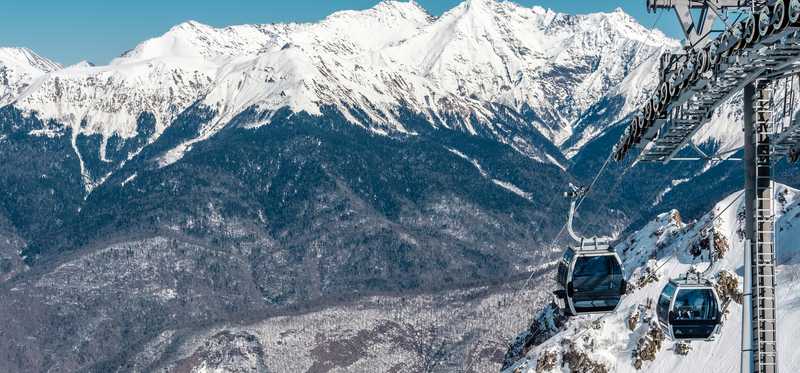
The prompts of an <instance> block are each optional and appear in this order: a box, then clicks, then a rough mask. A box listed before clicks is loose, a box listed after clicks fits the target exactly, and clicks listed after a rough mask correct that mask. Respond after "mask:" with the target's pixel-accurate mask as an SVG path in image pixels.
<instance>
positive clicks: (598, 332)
mask: <svg viewBox="0 0 800 373" xmlns="http://www.w3.org/2000/svg"><path fill="white" fill-rule="evenodd" d="M741 193H742V192H738V193H735V194H733V195H731V196H729V197H728V198H726V199H725V200H723V201H721V202H720V203H718V204H717V205H716V207H715V208H714V209H713V210H712V212H710V213H709V214H707V215H706V216H704V217H703V218H702V219H700V221H698V222H696V223H693V224H686V223H685V222H682V221H681V220H680V215H679V213H678V212H677V211H672V212H671V213H666V214H662V215H660V216H659V217H658V218H657V219H656V220H654V221H653V222H651V223H649V224H648V225H647V226H645V227H644V228H643V229H642V230H640V231H638V232H637V233H635V234H633V235H631V236H630V237H629V238H628V239H627V240H626V241H625V243H624V244H621V245H619V246H618V247H617V250H618V252H619V253H620V254H621V255H623V260H624V263H625V272H626V275H627V276H630V277H629V278H630V279H631V281H632V282H633V281H635V279H637V278H638V277H639V276H640V275H641V273H642V271H643V270H644V268H645V267H647V266H651V267H653V268H655V267H658V266H661V267H660V269H659V270H658V272H657V273H658V275H659V280H658V281H657V282H654V283H650V284H648V285H646V286H644V287H643V288H639V289H636V290H635V291H633V293H630V294H627V295H626V296H625V297H624V298H623V301H622V303H621V305H620V306H619V308H618V309H617V310H616V312H614V313H610V314H607V315H604V316H600V315H595V316H583V317H577V318H573V319H571V320H570V321H568V323H567V324H566V326H565V328H564V330H563V331H561V332H559V333H558V334H556V335H554V336H553V337H552V338H550V339H548V340H547V341H546V342H544V343H542V344H541V345H539V346H537V347H535V348H533V349H531V350H530V351H529V352H528V354H527V356H526V357H525V358H523V359H521V360H520V361H518V362H517V363H516V364H515V365H514V366H512V367H511V368H509V369H508V370H507V372H531V373H532V372H536V366H537V362H538V359H539V358H540V357H541V356H543V354H544V353H545V352H547V351H553V352H556V354H557V355H558V361H557V362H556V364H555V367H554V368H552V369H550V370H545V371H547V372H569V371H570V370H569V365H568V364H567V365H566V366H564V367H562V366H561V364H562V356H561V353H562V352H563V351H564V347H563V346H562V342H561V341H562V340H572V341H574V342H576V345H577V347H576V348H577V349H578V350H579V351H582V352H585V353H586V354H587V355H588V356H589V357H590V358H591V359H593V360H595V361H597V362H600V363H602V364H603V365H605V366H606V367H607V368H608V371H609V372H637V369H636V368H635V367H634V365H633V363H634V358H633V357H632V352H633V349H634V348H635V347H636V346H637V343H638V340H639V339H640V337H642V336H643V334H644V333H646V332H647V329H648V326H647V324H646V323H642V322H640V323H639V324H638V326H637V327H636V329H635V330H634V331H633V332H632V331H630V329H628V326H627V319H628V317H629V316H630V315H631V314H632V313H633V312H634V310H635V309H636V308H637V307H638V306H639V305H644V304H646V302H647V299H648V298H651V299H653V301H654V302H655V301H656V300H657V299H658V295H659V294H660V292H661V289H662V288H663V286H664V285H665V284H666V282H667V281H668V280H669V278H670V277H677V276H678V275H680V274H683V273H685V272H686V271H687V270H688V269H689V268H690V267H691V266H693V265H694V266H696V268H697V269H698V270H699V271H701V272H704V271H706V269H708V271H707V272H706V276H707V277H708V278H710V279H716V277H717V274H718V273H719V272H720V271H723V270H727V271H730V272H733V273H736V274H737V275H738V277H739V289H740V290H741V288H742V277H741V276H742V275H743V268H742V263H743V259H742V258H743V241H742V240H741V238H740V233H739V232H741V231H742V230H743V221H741V220H740V219H737V215H738V214H742V216H743V204H744V202H743V200H744V198H739V199H738V200H737V201H736V202H735V204H733V205H732V206H731V207H730V208H729V209H728V210H727V211H725V212H724V213H721V211H722V210H723V209H725V207H726V206H728V205H729V204H731V202H732V201H733V200H735V199H737V197H738V196H739V194H741ZM799 196H800V193H798V191H797V190H794V189H791V188H788V187H785V186H779V187H778V188H777V193H776V200H777V202H776V205H777V208H776V213H777V214H776V215H777V217H778V223H777V225H776V226H777V231H778V235H777V243H778V267H777V281H778V291H777V300H778V307H779V313H778V317H779V319H778V326H779V329H778V339H779V353H780V356H779V364H780V370H781V371H783V372H798V371H800V354H798V352H797V351H798V350H797V345H798V343H800V328H798V327H797V325H800V324H798V323H800V198H798V197H799ZM717 214H719V215H720V218H719V219H718V220H717V222H716V224H715V226H716V227H717V232H718V233H721V234H722V235H723V236H724V237H725V238H726V239H727V241H728V243H729V244H730V250H729V251H728V252H727V254H725V256H724V258H723V259H722V260H720V261H717V262H716V263H715V264H714V266H713V267H711V268H709V262H708V261H705V260H702V261H701V260H697V261H694V260H693V259H692V256H691V255H690V254H689V252H688V251H689V247H691V245H692V243H694V242H696V241H697V238H698V234H699V230H700V228H701V227H703V226H705V225H706V223H707V222H708V221H709V219H711V218H712V216H716V215H717ZM654 254H655V255H656V257H657V260H651V258H652V256H653V255H654ZM706 257H707V256H706ZM727 311H728V313H727V315H726V316H725V317H724V320H723V326H722V329H721V332H720V334H719V335H717V336H716V338H715V340H713V341H695V342H692V343H691V348H692V349H691V351H690V352H689V353H688V355H686V356H682V355H679V354H677V353H676V352H675V351H674V346H673V342H672V341H670V340H669V339H666V340H665V341H664V343H663V345H662V348H661V350H660V351H659V352H658V353H657V354H656V357H655V360H654V361H644V362H643V365H642V367H641V370H640V371H642V372H658V373H661V372H663V373H667V372H669V373H672V372H709V373H711V372H738V371H739V365H740V348H741V347H740V346H741V335H740V332H741V311H742V306H741V305H739V304H737V303H735V302H731V303H730V305H729V306H728V308H727ZM649 314H650V315H655V312H654V310H651V311H649ZM595 321H597V322H599V324H600V326H599V328H598V329H595V328H593V326H592V323H593V322H595ZM592 344H593V346H592Z"/></svg>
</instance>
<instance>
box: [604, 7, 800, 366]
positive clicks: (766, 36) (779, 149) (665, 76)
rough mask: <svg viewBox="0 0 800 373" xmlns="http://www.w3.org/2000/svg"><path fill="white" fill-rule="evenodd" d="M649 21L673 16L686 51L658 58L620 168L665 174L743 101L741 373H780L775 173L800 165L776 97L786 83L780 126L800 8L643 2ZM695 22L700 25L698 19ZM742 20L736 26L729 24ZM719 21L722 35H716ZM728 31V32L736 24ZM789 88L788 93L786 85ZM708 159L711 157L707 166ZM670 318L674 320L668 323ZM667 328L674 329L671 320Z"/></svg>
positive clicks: (796, 52)
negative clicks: (644, 165)
mask: <svg viewBox="0 0 800 373" xmlns="http://www.w3.org/2000/svg"><path fill="white" fill-rule="evenodd" d="M646 3H647V8H648V10H651V11H656V10H663V9H670V10H674V11H675V13H676V14H677V16H678V20H679V22H680V23H681V26H682V28H683V30H684V33H685V35H686V41H687V43H686V45H685V47H684V49H683V50H682V51H678V52H676V53H667V54H665V56H663V57H662V63H661V69H660V71H659V84H658V86H657V89H656V90H655V92H654V93H653V95H652V96H651V98H650V99H649V100H648V101H647V102H646V103H645V105H644V106H643V107H642V108H641V109H640V110H639V111H638V112H637V113H636V114H635V115H634V116H633V119H632V120H631V122H630V124H629V126H628V128H627V129H626V130H625V133H624V135H623V136H622V138H621V139H620V141H619V142H618V143H617V144H616V145H615V146H614V149H613V154H614V159H615V160H617V161H622V160H624V158H625V156H626V155H627V154H628V153H629V152H631V150H632V149H634V148H635V147H638V148H640V149H641V150H640V152H639V154H638V156H637V161H642V162H655V163H663V164H666V163H668V162H670V161H673V160H678V159H679V158H676V155H677V154H678V152H679V151H681V150H682V149H684V148H685V146H686V145H687V144H691V141H692V138H693V137H694V135H695V134H696V133H697V131H698V130H699V129H700V128H701V127H702V126H704V125H705V124H706V123H708V122H709V120H710V118H711V117H712V115H713V113H714V111H715V110H716V109H717V108H718V107H719V106H720V105H722V104H723V103H725V102H727V101H728V99H729V98H731V97H732V96H733V95H734V94H735V93H737V92H740V91H744V94H743V102H744V125H743V127H744V157H743V162H742V163H743V166H744V171H745V193H744V195H745V207H746V208H745V211H746V217H745V253H744V262H745V265H744V304H743V314H742V360H741V370H742V372H743V373H750V372H757V373H774V372H777V371H778V364H777V360H778V356H777V336H776V332H777V330H776V329H777V322H776V307H777V304H776V302H775V264H776V263H775V242H774V238H775V231H774V230H775V216H774V212H775V211H774V205H773V204H774V202H773V201H774V199H773V197H774V184H773V181H772V163H773V161H775V160H776V159H778V158H780V157H784V156H785V157H786V158H787V159H788V160H789V162H792V163H794V162H797V161H798V160H800V118H790V119H789V125H788V126H783V125H780V126H779V125H778V124H777V123H776V121H775V120H774V119H776V116H777V115H778V113H777V112H774V111H773V105H774V103H773V96H774V95H773V93H774V92H773V90H772V86H775V85H777V84H778V82H780V80H781V79H783V80H784V86H783V87H784V96H785V95H787V94H789V93H790V94H791V97H792V98H791V103H790V104H789V110H786V104H787V101H786V100H787V98H786V97H784V98H783V99H784V109H783V110H782V111H781V112H780V117H781V118H783V117H787V116H791V115H792V113H794V112H795V108H794V107H793V106H794V96H795V92H794V91H795V90H800V87H796V86H795V84H794V81H795V78H794V77H795V76H796V75H799V74H800V0H647V1H646ZM696 14H699V15H700V19H699V20H698V22H695V20H694V19H693V15H696ZM734 14H738V16H742V15H743V16H744V17H737V18H736V19H735V20H732V19H731V17H729V16H730V15H734ZM714 19H718V20H722V21H723V22H724V23H725V24H724V29H723V30H718V31H717V30H714V29H713V28H712V25H713V24H714ZM731 21H732V22H731ZM787 80H789V81H791V88H789V84H788V83H787V82H786V81H787ZM702 158H706V157H702ZM666 316H667V317H668V316H669V315H666ZM667 321H669V320H667Z"/></svg>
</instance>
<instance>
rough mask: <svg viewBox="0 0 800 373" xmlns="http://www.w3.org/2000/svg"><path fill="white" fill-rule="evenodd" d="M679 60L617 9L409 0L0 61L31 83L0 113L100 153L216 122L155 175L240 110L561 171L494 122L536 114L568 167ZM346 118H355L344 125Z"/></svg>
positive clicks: (192, 25)
mask: <svg viewBox="0 0 800 373" xmlns="http://www.w3.org/2000/svg"><path fill="white" fill-rule="evenodd" d="M677 46H678V43H677V42H676V41H674V40H672V39H669V38H667V37H665V36H664V35H663V34H662V33H661V32H659V31H650V30H647V29H646V28H644V27H643V26H641V25H639V24H638V23H636V21H635V20H634V19H633V18H632V17H630V16H628V15H627V14H625V13H624V12H622V10H617V11H615V12H612V13H597V14H589V15H578V16H573V15H567V14H560V13H556V12H553V11H551V10H546V9H544V8H541V7H532V8H527V7H523V6H520V5H517V4H515V3H513V2H506V1H496V0H468V1H465V2H463V3H461V4H460V5H458V6H456V7H455V8H453V9H451V10H450V11H448V12H446V13H445V14H443V15H442V16H440V17H438V18H435V17H432V16H431V15H430V14H428V13H427V11H426V10H425V9H423V8H422V7H420V6H419V5H418V4H417V3H415V2H414V1H408V2H399V1H384V2H381V3H379V4H378V5H376V6H375V7H373V8H371V9H367V10H363V11H341V12H337V13H334V14H332V15H331V16H329V17H327V18H326V19H324V20H322V21H320V22H318V23H306V24H294V23H292V24H263V25H241V26H231V27H225V28H213V27H210V26H207V25H203V24H200V23H198V22H194V21H189V22H186V23H183V24H180V25H177V26H175V27H173V28H172V29H170V30H169V31H168V32H167V33H165V34H164V35H162V36H160V37H156V38H153V39H150V40H147V41H145V42H143V43H141V44H139V45H138V46H136V47H135V48H134V49H132V50H130V51H129V52H126V53H125V54H123V55H122V56H121V57H119V58H117V59H115V60H113V61H112V62H111V63H110V64H109V65H106V66H92V65H91V64H88V63H81V64H76V65H73V66H70V67H67V68H60V66H57V65H56V64H54V63H52V62H50V61H47V60H46V59H44V58H41V57H38V56H35V55H33V54H32V53H31V52H30V51H27V50H25V51H24V52H25V53H26V54H28V55H30V58H28V60H29V62H26V61H25V60H20V59H19V58H8V57H6V56H5V55H4V54H2V53H0V66H11V67H12V69H13V70H14V71H17V70H20V71H26V69H27V70H31V69H32V70H33V71H32V72H28V73H25V74H21V75H20V74H15V75H13V76H12V77H11V78H10V79H11V80H13V81H14V83H13V84H6V83H3V80H2V79H0V89H3V90H4V91H0V92H5V91H9V92H10V93H3V95H4V96H0V97H4V98H2V100H0V104H3V103H10V102H13V104H14V105H15V107H17V108H19V109H21V110H22V111H23V112H24V113H26V114H27V115H32V114H33V113H36V115H37V116H38V117H39V118H40V119H42V120H44V121H47V120H50V119H52V120H54V121H56V122H58V123H60V124H62V125H64V126H66V127H67V128H68V129H71V130H72V132H73V136H75V134H77V133H83V134H100V135H102V136H103V138H104V139H105V140H107V139H108V138H109V137H110V136H112V135H115V134H116V135H119V136H120V137H122V138H130V137H132V136H135V135H136V129H137V126H136V120H137V118H138V117H139V115H140V114H142V113H144V112H149V113H152V114H153V115H154V116H155V118H156V122H157V123H156V131H155V133H154V134H153V135H152V138H151V139H150V140H151V141H154V139H156V138H157V137H158V136H160V134H161V133H163V131H164V129H165V128H166V127H168V126H170V125H171V124H172V121H173V120H174V119H175V117H176V116H177V115H178V114H179V113H181V112H182V111H184V110H186V109H187V108H188V107H190V106H191V105H193V104H195V103H199V104H201V105H203V106H205V107H208V108H211V109H213V110H215V111H216V113H217V115H216V116H215V117H214V118H213V119H212V120H211V121H209V122H208V123H206V124H205V127H204V128H202V130H201V131H200V135H199V136H198V138H196V139H193V140H192V141H190V142H189V143H187V144H183V145H181V146H179V147H178V149H175V150H174V151H173V152H172V154H170V155H169V157H167V158H168V159H165V161H164V164H169V163H171V162H174V161H175V160H177V159H179V158H180V156H181V154H182V152H184V151H186V150H187V149H189V148H190V147H191V144H192V143H194V142H197V141H203V140H205V139H207V138H209V137H211V136H213V135H214V134H215V133H217V131H219V130H220V129H221V128H223V127H224V126H226V125H227V124H228V123H229V122H230V120H231V118H233V117H235V116H236V115H237V114H239V113H241V112H242V111H244V110H245V109H248V108H251V107H254V108H257V109H258V110H260V111H262V112H266V113H269V112H272V111H274V110H277V109H280V108H283V107H289V108H291V109H292V110H294V111H305V112H308V113H311V114H319V113H320V108H321V107H323V106H331V107H334V108H336V109H338V110H339V111H340V112H341V113H342V114H343V115H345V117H346V118H348V120H349V121H351V122H353V123H354V124H356V125H361V126H365V127H367V128H369V129H370V130H373V131H374V132H376V133H379V134H386V133H408V134H411V135H413V134H414V132H413V131H412V130H410V129H408V128H406V127H405V126H404V125H403V121H402V120H401V118H400V109H401V108H402V109H404V110H408V111H410V112H412V113H416V114H417V115H421V116H423V117H425V118H427V119H428V120H429V121H431V122H432V123H434V125H436V126H443V127H458V129H459V130H463V131H466V132H469V133H478V132H481V133H485V134H490V135H493V136H496V137H497V138H498V139H500V140H501V141H503V142H506V143H510V144H515V148H517V149H534V150H531V154H529V155H530V156H531V157H532V158H534V159H537V160H540V161H542V162H548V160H549V159H556V158H557V157H556V158H553V157H552V155H550V154H545V153H544V151H539V150H535V149H536V147H535V146H531V145H530V144H525V143H520V142H525V141H527V140H526V139H521V138H520V137H518V136H516V137H512V136H511V135H509V134H508V133H509V132H508V129H507V128H503V125H502V124H500V123H499V122H500V121H496V120H495V119H496V118H495V113H496V110H498V109H499V108H500V107H507V108H510V109H512V110H513V111H514V112H516V113H517V115H518V116H519V117H520V118H522V117H523V114H522V113H525V112H533V113H535V115H533V116H531V117H526V118H525V119H524V121H525V125H526V126H529V127H531V128H535V129H537V130H539V131H540V132H541V133H542V134H544V135H545V136H546V137H548V138H549V139H551V140H552V141H553V142H554V143H555V144H557V145H559V144H562V143H563V142H565V141H566V140H567V139H569V138H570V136H576V138H577V139H578V141H577V145H576V146H573V149H572V152H570V153H568V155H569V154H573V153H574V151H575V149H576V148H577V147H579V146H582V145H583V144H585V143H586V142H587V141H588V140H590V139H591V138H592V137H593V136H595V135H597V134H598V133H600V132H601V131H602V130H603V128H604V126H607V125H609V124H612V123H613V122H614V121H616V120H618V119H621V118H622V117H624V116H625V115H627V114H628V113H629V112H630V110H633V109H635V108H636V107H638V106H639V104H641V102H642V100H643V99H644V98H645V97H646V96H645V91H649V90H650V88H652V87H650V86H652V85H653V84H654V74H653V71H654V70H653V69H654V68H655V66H657V64H658V61H657V58H655V57H657V56H658V55H660V54H661V53H662V52H663V51H665V50H668V49H673V48H676V47H677ZM0 71H1V70H0ZM0 76H2V75H0ZM8 87H12V88H11V89H9V88H8ZM20 87H23V88H24V89H22V88H20ZM617 95H621V96H622V97H624V100H625V104H624V109H623V110H622V111H621V112H619V113H617V114H615V115H613V117H612V118H608V119H607V120H606V121H604V122H603V123H594V122H592V123H588V124H584V126H585V127H587V130H586V133H585V134H584V133H583V132H581V133H576V131H575V129H574V128H576V127H575V126H576V125H578V122H579V121H580V117H581V115H582V114H584V113H585V112H586V111H587V109H589V108H590V107H592V105H596V104H598V102H600V101H601V99H602V98H604V97H607V96H617ZM351 108H357V109H358V110H361V111H363V113H364V114H365V116H363V117H362V116H359V117H356V116H354V115H352V114H351V110H350V109H351ZM258 124H264V123H258ZM105 140H104V141H103V143H105ZM537 151H538V152H539V153H542V154H536V152H537Z"/></svg>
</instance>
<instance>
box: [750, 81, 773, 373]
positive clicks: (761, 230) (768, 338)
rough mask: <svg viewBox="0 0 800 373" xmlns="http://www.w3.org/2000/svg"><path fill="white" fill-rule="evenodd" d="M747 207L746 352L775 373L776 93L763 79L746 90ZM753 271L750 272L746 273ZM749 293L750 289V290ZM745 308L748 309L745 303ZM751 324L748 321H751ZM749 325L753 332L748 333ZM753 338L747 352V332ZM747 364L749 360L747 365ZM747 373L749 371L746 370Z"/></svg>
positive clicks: (757, 367)
mask: <svg viewBox="0 0 800 373" xmlns="http://www.w3.org/2000/svg"><path fill="white" fill-rule="evenodd" d="M744 93H745V95H744V98H745V104H744V111H745V126H744V130H745V133H744V135H745V142H744V143H745V160H744V164H745V171H746V179H745V197H746V199H745V203H746V214H747V215H746V221H745V231H746V235H747V241H748V242H746V245H745V246H746V247H749V249H750V250H746V251H750V252H749V253H746V254H749V256H748V257H747V258H745V262H746V265H747V264H749V266H748V267H749V268H747V267H746V270H745V276H746V277H748V276H749V277H750V278H749V279H748V278H745V285H748V283H749V285H750V286H749V291H750V294H749V296H748V297H746V298H748V299H745V300H746V301H748V300H749V303H751V307H750V310H751V312H752V313H751V314H750V315H749V316H750V317H746V316H748V315H746V314H743V319H742V326H743V328H742V329H743V330H742V331H743V334H742V353H743V360H744V356H745V355H747V354H748V353H749V354H752V360H751V361H752V368H753V371H754V372H756V373H775V372H777V371H778V365H777V349H776V347H777V343H776V340H777V338H776V335H775V333H776V329H777V325H776V320H777V317H776V304H775V244H774V239H773V238H774V235H775V222H774V219H775V217H774V206H773V204H774V202H773V183H772V174H771V171H772V170H771V164H772V162H771V159H770V132H771V127H770V117H771V113H770V110H771V107H770V98H771V91H770V88H769V85H768V82H767V81H765V80H758V81H756V82H755V83H753V84H751V85H748V86H747V87H746V88H745V92H744ZM748 261H749V263H747V262H748ZM747 269H749V273H747V272H748V271H747ZM747 290H748V289H747V288H745V291H747ZM745 306H747V305H746V304H745ZM748 319H749V320H748ZM745 324H749V325H750V327H749V328H746V325H745ZM748 330H749V332H750V333H751V335H750V338H749V339H750V341H749V345H750V348H749V350H750V351H748V348H747V345H748V340H747V339H746V337H745V334H747V333H746V331H748ZM743 364H744V361H743ZM742 368H743V370H744V368H745V366H744V365H743V366H742Z"/></svg>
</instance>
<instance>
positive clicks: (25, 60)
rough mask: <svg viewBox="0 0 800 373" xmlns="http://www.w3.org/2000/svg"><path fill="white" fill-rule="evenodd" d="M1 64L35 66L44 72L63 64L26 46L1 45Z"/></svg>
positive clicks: (58, 67)
mask: <svg viewBox="0 0 800 373" xmlns="http://www.w3.org/2000/svg"><path fill="white" fill-rule="evenodd" d="M0 65H6V66H9V65H11V66H13V67H18V68H34V69H36V70H40V71H41V72H43V73H47V72H51V71H55V70H58V69H60V68H61V65H59V64H58V63H55V62H53V61H50V60H48V59H47V58H44V57H42V56H40V55H38V54H36V52H34V51H32V50H30V49H28V48H25V47H22V48H17V47H0Z"/></svg>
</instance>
